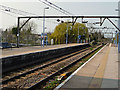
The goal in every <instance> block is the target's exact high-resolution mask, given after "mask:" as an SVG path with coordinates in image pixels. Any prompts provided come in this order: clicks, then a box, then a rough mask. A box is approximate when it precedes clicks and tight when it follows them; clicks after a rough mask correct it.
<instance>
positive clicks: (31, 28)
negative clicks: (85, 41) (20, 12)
mask: <svg viewBox="0 0 120 90" xmlns="http://www.w3.org/2000/svg"><path fill="white" fill-rule="evenodd" d="M24 22H25V21H22V22H21V23H20V27H21V26H22V25H23V23H24ZM36 27H37V25H36V24H35V23H34V22H33V21H30V22H28V23H26V25H25V26H24V27H23V28H22V29H21V30H20V43H23V44H31V45H32V44H33V43H35V40H36V38H34V37H35V36H34V34H33V33H34V32H35V30H36ZM2 33H3V37H2V38H3V42H9V43H16V38H17V37H16V36H17V26H12V27H9V28H7V29H6V30H5V31H3V32H2ZM32 39H35V40H32Z"/></svg>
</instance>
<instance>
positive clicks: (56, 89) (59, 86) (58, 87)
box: [54, 44, 107, 90]
mask: <svg viewBox="0 0 120 90" xmlns="http://www.w3.org/2000/svg"><path fill="white" fill-rule="evenodd" d="M106 46H107V44H106V45H105V46H104V47H103V48H102V49H100V50H99V51H98V52H97V53H96V54H95V55H93V56H92V57H91V58H90V59H89V60H88V61H86V62H85V63H84V64H83V65H82V66H81V67H79V68H78V69H77V70H76V71H75V72H73V73H72V74H71V75H70V76H69V77H68V78H67V79H66V80H65V81H64V82H62V83H61V84H60V85H58V86H57V87H56V88H55V89H54V90H58V89H60V88H61V87H62V86H63V85H64V84H65V83H66V82H67V81H68V80H70V79H71V78H72V77H73V76H74V75H75V74H76V73H77V72H78V71H79V70H80V69H82V68H83V67H84V66H85V65H86V64H87V63H88V62H90V61H91V60H92V59H93V58H94V57H95V56H96V55H97V54H98V53H99V52H101V51H102V50H103V49H104V48H105V47H106Z"/></svg>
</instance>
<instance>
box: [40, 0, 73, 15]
mask: <svg viewBox="0 0 120 90" xmlns="http://www.w3.org/2000/svg"><path fill="white" fill-rule="evenodd" d="M39 1H40V2H42V3H44V4H46V5H48V6H49V7H52V8H53V9H55V10H57V11H59V12H61V13H63V14H65V15H73V14H72V13H69V12H68V11H66V10H64V9H62V8H61V7H59V6H57V5H55V4H53V3H51V2H49V1H47V0H39Z"/></svg>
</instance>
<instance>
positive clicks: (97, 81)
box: [89, 45, 111, 88]
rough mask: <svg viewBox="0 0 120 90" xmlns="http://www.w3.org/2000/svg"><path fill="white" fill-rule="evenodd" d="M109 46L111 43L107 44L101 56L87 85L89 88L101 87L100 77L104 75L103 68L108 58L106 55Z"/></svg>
mask: <svg viewBox="0 0 120 90" xmlns="http://www.w3.org/2000/svg"><path fill="white" fill-rule="evenodd" d="M110 47H111V45H109V47H108V49H107V52H106V53H105V55H104V57H103V58H101V60H102V61H101V63H100V65H99V67H98V69H97V71H96V73H95V75H94V77H93V79H92V81H91V83H90V85H89V88H100V87H101V83H102V79H103V77H104V72H105V68H106V64H107V60H108V55H109V52H110Z"/></svg>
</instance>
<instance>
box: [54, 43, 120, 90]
mask: <svg viewBox="0 0 120 90" xmlns="http://www.w3.org/2000/svg"><path fill="white" fill-rule="evenodd" d="M119 55H120V54H118V49H117V47H114V46H113V45H111V44H110V45H109V46H105V47H104V48H102V49H101V51H99V52H98V53H97V54H96V55H94V56H93V57H92V58H91V59H89V60H88V61H87V62H86V63H85V64H83V65H82V66H81V67H80V68H78V69H77V70H76V71H75V72H74V73H73V74H72V75H71V76H69V77H68V78H67V79H66V80H65V81H64V82H63V83H62V84H60V85H59V86H58V87H56V88H55V90H69V89H70V90H74V89H78V90H79V89H80V90H82V89H83V90H84V89H85V90H86V88H90V89H91V90H92V89H93V90H94V89H95V88H96V89H98V88H101V89H105V88H108V90H109V89H113V90H118V88H120V73H119V69H120V56H119Z"/></svg>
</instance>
